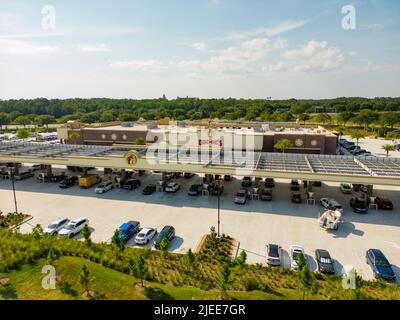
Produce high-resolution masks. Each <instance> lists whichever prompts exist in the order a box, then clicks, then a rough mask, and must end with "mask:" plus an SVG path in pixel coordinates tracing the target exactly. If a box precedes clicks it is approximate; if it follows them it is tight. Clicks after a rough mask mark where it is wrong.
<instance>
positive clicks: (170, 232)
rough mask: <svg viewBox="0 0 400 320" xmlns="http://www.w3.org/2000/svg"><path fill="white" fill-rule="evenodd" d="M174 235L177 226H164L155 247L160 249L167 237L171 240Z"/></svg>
mask: <svg viewBox="0 0 400 320" xmlns="http://www.w3.org/2000/svg"><path fill="white" fill-rule="evenodd" d="M173 237H175V228H174V227H172V226H165V227H164V228H162V230H161V232H160V233H159V234H158V235H157V238H156V240H155V241H154V247H155V248H156V249H160V244H161V242H162V241H163V240H164V239H165V238H166V239H167V240H168V242H169V241H171V239H172V238H173Z"/></svg>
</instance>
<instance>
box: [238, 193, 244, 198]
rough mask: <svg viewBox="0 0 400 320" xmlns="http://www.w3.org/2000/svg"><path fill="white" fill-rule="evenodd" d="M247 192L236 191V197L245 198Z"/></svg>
mask: <svg viewBox="0 0 400 320" xmlns="http://www.w3.org/2000/svg"><path fill="white" fill-rule="evenodd" d="M244 196H245V194H244V193H243V192H238V193H236V197H239V198H243V197H244Z"/></svg>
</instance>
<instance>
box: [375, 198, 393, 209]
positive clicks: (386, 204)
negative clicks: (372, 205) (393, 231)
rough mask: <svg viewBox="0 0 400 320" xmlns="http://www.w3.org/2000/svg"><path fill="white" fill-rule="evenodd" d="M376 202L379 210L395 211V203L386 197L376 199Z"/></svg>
mask: <svg viewBox="0 0 400 320" xmlns="http://www.w3.org/2000/svg"><path fill="white" fill-rule="evenodd" d="M375 202H376V204H377V206H378V208H379V209H383V210H393V202H392V201H390V199H389V198H386V197H376V198H375Z"/></svg>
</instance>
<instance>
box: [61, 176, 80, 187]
mask: <svg viewBox="0 0 400 320" xmlns="http://www.w3.org/2000/svg"><path fill="white" fill-rule="evenodd" d="M77 181H78V177H76V176H71V177H67V178H65V179H64V180H63V181H61V182H60V184H59V185H58V186H59V187H60V188H62V189H66V188H71V187H72V186H74V185H76V182H77Z"/></svg>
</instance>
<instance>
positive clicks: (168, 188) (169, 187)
mask: <svg viewBox="0 0 400 320" xmlns="http://www.w3.org/2000/svg"><path fill="white" fill-rule="evenodd" d="M180 187H181V185H180V184H179V183H176V182H170V183H168V184H167V186H166V187H165V192H168V193H175V192H177V191H178V190H179V189H180Z"/></svg>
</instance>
